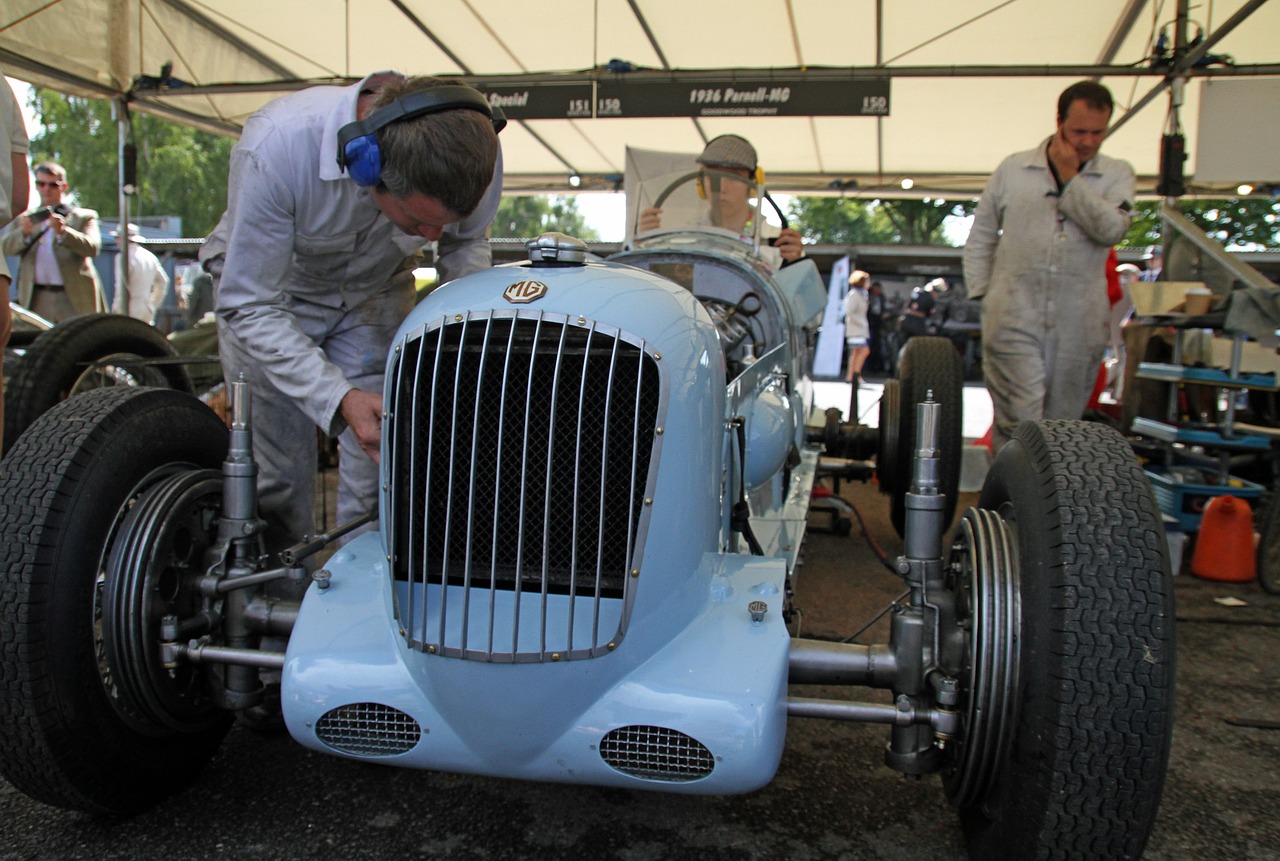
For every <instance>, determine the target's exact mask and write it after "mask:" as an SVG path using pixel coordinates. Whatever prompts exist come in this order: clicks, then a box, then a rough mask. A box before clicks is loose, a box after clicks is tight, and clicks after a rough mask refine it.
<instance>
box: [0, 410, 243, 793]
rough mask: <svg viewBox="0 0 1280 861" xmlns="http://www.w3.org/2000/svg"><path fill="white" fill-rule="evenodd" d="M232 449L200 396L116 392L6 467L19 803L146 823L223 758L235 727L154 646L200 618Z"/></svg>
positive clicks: (43, 426) (3, 559)
mask: <svg viewBox="0 0 1280 861" xmlns="http://www.w3.org/2000/svg"><path fill="white" fill-rule="evenodd" d="M227 439H228V435H227V430H226V427H225V426H224V425H223V424H222V423H221V422H220V421H219V420H218V418H217V417H216V416H215V415H214V414H213V412H212V411H211V410H209V409H208V408H207V407H205V406H204V405H203V404H201V403H200V402H199V401H197V400H196V399H194V398H192V397H191V396H189V395H183V394H180V393H178V392H174V391H170V390H164V389H148V388H121V387H117V388H110V389H100V390H96V391H92V392H88V393H86V394H83V395H79V396H77V397H75V398H72V399H70V400H67V401H64V402H63V403H61V404H58V405H57V406H55V407H54V408H53V409H51V410H49V411H48V412H47V413H45V414H44V415H43V416H41V417H40V418H39V419H37V420H36V422H35V423H34V424H33V425H32V427H31V429H30V432H29V433H26V434H24V435H23V436H22V437H21V438H20V439H19V441H18V443H17V444H16V445H15V446H14V448H13V450H12V451H11V452H9V453H8V455H7V456H6V457H5V459H4V460H3V462H0V773H3V774H4V776H5V777H6V778H7V779H8V780H9V781H10V782H11V783H12V784H13V785H14V786H15V787H17V788H18V789H20V790H21V791H23V792H25V793H27V794H28V795H31V796H32V797H34V798H37V799H39V800H41V801H44V802H46V803H48V804H52V805H55V806H59V807H66V808H71V809H76V810H83V811H87V812H92V813H130V812H135V811H138V810H141V809H143V808H145V807H147V806H149V805H151V804H153V803H155V802H156V801H158V800H159V799H161V798H164V797H165V796H167V795H169V794H171V793H173V792H175V791H177V790H178V789H181V788H182V787H183V786H185V785H186V784H187V783H189V782H190V781H191V780H192V779H193V777H194V776H195V775H196V774H197V773H198V772H199V770H200V769H201V768H202V767H203V766H204V764H205V763H206V762H207V761H208V760H209V758H210V757H212V756H213V754H214V752H215V751H216V750H217V747H218V744H219V743H220V741H221V739H222V737H223V735H224V734H225V733H226V730H227V728H228V726H229V725H230V719H231V715H230V713H224V712H222V711H221V710H219V709H217V708H216V706H215V705H214V703H213V692H212V690H213V689H212V686H211V685H210V684H209V679H207V678H206V677H204V675H203V672H204V671H203V670H200V669H199V668H192V667H190V666H186V667H183V666H180V667H179V668H178V669H176V670H174V671H172V672H169V671H166V670H165V668H164V667H163V666H162V665H161V662H160V661H159V658H158V652H157V643H158V641H159V640H160V634H159V630H158V626H159V621H160V619H159V617H160V616H161V615H162V614H165V613H174V614H175V615H184V616H185V615H187V614H189V613H190V612H191V611H192V609H193V606H192V605H193V603H196V602H198V601H199V598H198V597H197V595H198V590H197V589H196V588H195V581H196V578H197V577H198V575H199V574H200V573H202V571H203V567H202V565H203V558H202V557H203V555H204V551H205V550H206V549H207V548H208V547H209V544H210V541H211V540H212V539H211V536H216V528H217V522H218V521H217V518H216V508H217V505H218V504H219V500H220V487H218V485H217V478H216V477H217V473H216V472H214V471H213V467H215V466H217V465H218V464H219V463H220V462H221V460H222V459H223V458H224V457H225V456H226V451H227ZM211 510H212V514H211ZM194 635H195V634H193V636H194Z"/></svg>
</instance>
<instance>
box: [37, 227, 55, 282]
mask: <svg viewBox="0 0 1280 861" xmlns="http://www.w3.org/2000/svg"><path fill="white" fill-rule="evenodd" d="M35 229H36V230H39V231H41V233H40V238H39V239H37V240H36V248H35V251H33V252H32V253H33V254H35V256H36V268H35V283H36V284H62V270H61V269H59V268H58V258H57V257H54V256H53V242H54V239H55V238H56V237H55V236H54V235H53V230H52V229H51V228H50V227H49V225H48V224H47V223H46V224H43V225H36V227H35Z"/></svg>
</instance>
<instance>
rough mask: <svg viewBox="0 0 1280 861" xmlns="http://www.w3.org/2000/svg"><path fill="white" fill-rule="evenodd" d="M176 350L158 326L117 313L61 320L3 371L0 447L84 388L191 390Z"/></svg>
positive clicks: (10, 443) (9, 445)
mask: <svg viewBox="0 0 1280 861" xmlns="http://www.w3.org/2000/svg"><path fill="white" fill-rule="evenodd" d="M177 356H178V354H177V351H175V350H174V348H173V346H172V345H171V344H170V343H169V341H168V340H167V339H166V338H165V337H164V335H161V334H160V332H159V331H157V330H156V329H155V328H153V327H152V326H149V325H148V324H146V323H144V322H142V321H141V320H135V319H134V318H132V317H126V316H124V315H123V314H81V315H79V316H76V317H71V318H69V319H67V320H64V321H62V322H61V323H59V324H58V325H56V326H54V327H53V328H52V329H50V330H49V331H47V332H45V333H43V334H42V335H40V336H39V337H38V338H36V339H35V340H34V341H32V342H31V345H30V346H29V347H27V351H26V353H25V354H24V355H23V356H22V357H21V358H20V359H18V360H17V361H16V362H14V364H13V368H12V370H11V371H10V373H9V380H8V383H7V384H6V386H5V392H4V448H5V450H6V451H7V450H8V449H9V448H10V447H11V446H12V445H13V443H14V442H15V441H16V440H17V438H18V437H19V436H20V435H21V434H22V432H23V431H25V430H26V429H27V427H29V426H30V425H31V423H32V422H34V421H35V420H36V419H37V418H38V417H39V416H40V415H42V414H43V413H44V412H45V411H46V410H48V409H49V408H51V407H52V406H54V405H55V404H57V403H59V402H61V401H64V400H66V399H67V398H69V397H71V396H72V395H75V394H79V393H80V392H84V391H88V390H89V389H99V388H104V387H107V386H156V387H159V388H167V389H175V390H177V391H180V392H185V393H186V394H191V393H192V387H191V377H190V375H189V374H188V373H187V369H186V368H185V367H184V366H183V365H182V364H181V361H180V360H179V359H178V358H177ZM157 359H163V360H167V361H163V362H157V361H156V360H157Z"/></svg>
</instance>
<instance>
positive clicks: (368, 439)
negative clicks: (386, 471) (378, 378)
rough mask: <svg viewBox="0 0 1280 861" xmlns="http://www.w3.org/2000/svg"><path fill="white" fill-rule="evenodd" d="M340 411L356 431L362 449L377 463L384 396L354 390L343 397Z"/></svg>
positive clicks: (380, 443)
mask: <svg viewBox="0 0 1280 861" xmlns="http://www.w3.org/2000/svg"><path fill="white" fill-rule="evenodd" d="M338 410H339V412H341V413H342V417H343V418H344V419H346V420H347V424H348V425H349V426H350V427H351V429H352V430H353V431H355V434H356V441H357V442H359V443H360V448H362V449H364V453H365V454H367V455H369V457H370V458H372V459H373V462H374V463H377V462H378V455H379V449H380V447H381V445H382V395H376V394H374V393H373V392H364V391H361V390H360V389H352V390H351V391H349V392H347V393H346V394H345V395H344V396H343V398H342V403H341V404H340V405H339V407H338Z"/></svg>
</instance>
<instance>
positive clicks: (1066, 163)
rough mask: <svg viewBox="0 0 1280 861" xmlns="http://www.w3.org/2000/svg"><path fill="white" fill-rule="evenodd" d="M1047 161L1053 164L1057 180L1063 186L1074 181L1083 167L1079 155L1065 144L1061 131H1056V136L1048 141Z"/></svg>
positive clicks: (1069, 145)
mask: <svg viewBox="0 0 1280 861" xmlns="http://www.w3.org/2000/svg"><path fill="white" fill-rule="evenodd" d="M1049 161H1051V162H1053V166H1054V169H1055V170H1057V171H1058V179H1060V180H1061V181H1062V184H1063V185H1066V184H1067V183H1068V182H1070V181H1071V180H1073V179H1075V176H1076V174H1078V173H1080V168H1082V167H1084V162H1083V161H1082V160H1081V159H1080V153H1078V152H1076V148H1075V147H1073V146H1072V145H1071V144H1069V143H1067V139H1066V138H1065V137H1063V134H1062V129H1058V132H1057V134H1055V135H1054V136H1053V139H1052V140H1050V141H1049Z"/></svg>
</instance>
